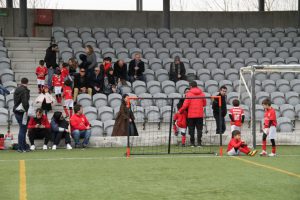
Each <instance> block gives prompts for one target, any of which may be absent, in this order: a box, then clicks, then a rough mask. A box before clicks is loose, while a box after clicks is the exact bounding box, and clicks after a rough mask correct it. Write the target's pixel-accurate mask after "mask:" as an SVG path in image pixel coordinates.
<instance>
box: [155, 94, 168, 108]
mask: <svg viewBox="0 0 300 200" xmlns="http://www.w3.org/2000/svg"><path fill="white" fill-rule="evenodd" d="M153 98H159V99H154V104H155V105H156V106H157V107H158V108H161V107H163V106H167V105H168V104H169V103H168V100H167V95H166V94H164V93H156V94H153Z"/></svg>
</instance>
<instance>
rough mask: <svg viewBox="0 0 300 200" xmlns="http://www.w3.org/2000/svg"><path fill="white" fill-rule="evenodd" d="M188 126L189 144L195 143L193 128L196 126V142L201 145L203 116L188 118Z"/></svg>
mask: <svg viewBox="0 0 300 200" xmlns="http://www.w3.org/2000/svg"><path fill="white" fill-rule="evenodd" d="M188 128H189V134H190V137H191V138H190V140H191V144H192V145H195V128H197V143H198V145H201V142H202V140H201V139H202V131H203V118H189V119H188Z"/></svg>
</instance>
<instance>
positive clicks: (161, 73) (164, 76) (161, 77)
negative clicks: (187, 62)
mask: <svg viewBox="0 0 300 200" xmlns="http://www.w3.org/2000/svg"><path fill="white" fill-rule="evenodd" d="M155 77H156V80H158V81H159V82H163V81H166V80H169V73H168V71H167V70H165V69H158V70H156V71H155Z"/></svg>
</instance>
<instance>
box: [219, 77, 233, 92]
mask: <svg viewBox="0 0 300 200" xmlns="http://www.w3.org/2000/svg"><path fill="white" fill-rule="evenodd" d="M222 85H225V86H226V87H227V93H229V92H232V91H233V85H232V81H229V80H221V81H220V82H219V87H221V86H222Z"/></svg>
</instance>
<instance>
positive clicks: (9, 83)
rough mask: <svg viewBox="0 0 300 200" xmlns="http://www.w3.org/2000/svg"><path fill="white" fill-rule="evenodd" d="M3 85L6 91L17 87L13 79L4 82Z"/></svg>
mask: <svg viewBox="0 0 300 200" xmlns="http://www.w3.org/2000/svg"><path fill="white" fill-rule="evenodd" d="M2 85H3V87H5V88H6V89H7V90H8V91H12V90H15V89H16V88H17V83H16V82H13V81H7V82H4V83H3V84H2Z"/></svg>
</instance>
